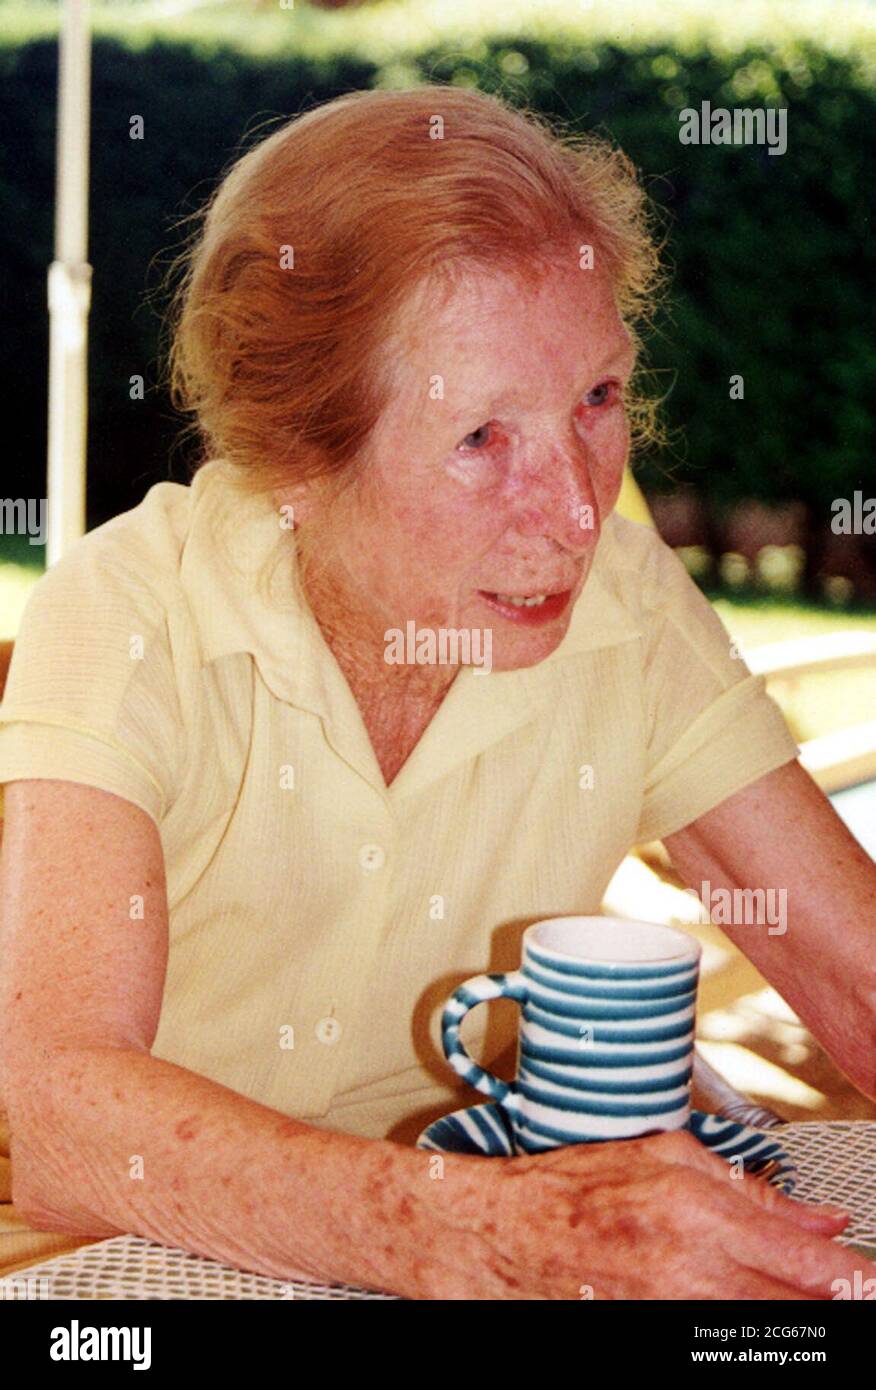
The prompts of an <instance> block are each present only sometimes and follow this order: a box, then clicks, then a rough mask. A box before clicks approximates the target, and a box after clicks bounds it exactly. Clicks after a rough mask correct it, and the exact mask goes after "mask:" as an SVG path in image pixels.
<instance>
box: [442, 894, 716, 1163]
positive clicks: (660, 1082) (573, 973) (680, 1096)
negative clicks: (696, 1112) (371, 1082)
mask: <svg viewBox="0 0 876 1390" xmlns="http://www.w3.org/2000/svg"><path fill="white" fill-rule="evenodd" d="M700 951H701V948H700V944H699V942H698V941H695V940H694V939H693V937H690V936H687V935H686V934H685V933H684V932H680V931H676V930H675V928H673V927H664V926H658V925H657V924H656V923H653V922H630V921H624V920H620V919H618V918H613V917H553V918H550V919H548V920H547V921H544V922H536V923H534V924H533V925H532V926H531V927H528V928H527V929H526V931H525V932H524V933H523V963H522V968H521V969H520V970H514V971H512V972H511V973H510V974H506V975H475V976H474V977H473V978H472V979H470V980H466V981H465V983H464V984H462V985H460V986H459V988H458V989H457V990H456V991H455V993H454V994H453V995H452V996H451V998H450V999H449V1000H448V1002H447V1005H446V1007H445V1009H444V1016H443V1019H442V1036H443V1044H444V1052H445V1054H446V1056H447V1060H448V1061H449V1062H450V1065H451V1066H452V1067H453V1069H454V1071H456V1072H458V1073H459V1075H460V1076H461V1077H463V1078H464V1079H465V1080H466V1081H468V1082H469V1084H470V1085H472V1086H474V1087H475V1089H476V1090H478V1091H480V1092H481V1093H482V1094H483V1095H485V1096H489V1097H490V1099H491V1100H493V1101H497V1102H498V1103H499V1105H501V1106H502V1108H503V1110H504V1111H505V1112H506V1114H507V1115H508V1118H509V1120H510V1123H511V1128H512V1130H513V1132H514V1138H515V1142H516V1146H517V1148H518V1150H519V1151H521V1152H524V1153H537V1152H539V1151H540V1150H543V1149H552V1148H556V1147H557V1146H558V1145H561V1144H585V1143H592V1142H595V1141H599V1140H606V1139H632V1138H634V1137H636V1136H640V1135H642V1134H647V1133H651V1132H653V1131H656V1130H667V1129H682V1128H683V1127H684V1126H685V1125H686V1124H687V1121H688V1117H689V1115H690V1080H691V1074H692V1071H693V1053H694V1015H695V1012H696V992H697V980H698V977H699V963H700ZM502 997H504V998H508V999H515V1000H516V1001H517V1002H518V1003H519V1004H520V1005H521V1007H522V1012H521V1018H520V1036H519V1045H518V1064H517V1080H516V1081H512V1082H507V1081H502V1080H500V1079H499V1077H497V1076H493V1075H492V1074H491V1073H490V1072H488V1071H485V1070H484V1068H483V1067H480V1066H478V1064H477V1062H475V1061H473V1059H472V1058H471V1057H470V1056H469V1054H468V1053H467V1052H466V1050H465V1048H464V1046H463V1044H462V1042H461V1041H460V1037H459V1025H460V1021H461V1020H462V1018H463V1015H464V1014H466V1013H467V1012H468V1010H469V1009H472V1008H474V1006H475V1005H476V1004H483V1003H485V1002H486V1001H487V1000H489V999H498V998H502Z"/></svg>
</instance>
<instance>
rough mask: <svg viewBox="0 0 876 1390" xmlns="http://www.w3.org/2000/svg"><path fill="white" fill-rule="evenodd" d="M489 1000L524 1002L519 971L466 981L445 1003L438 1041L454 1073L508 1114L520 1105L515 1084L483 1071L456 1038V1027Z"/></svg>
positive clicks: (457, 1031) (522, 982)
mask: <svg viewBox="0 0 876 1390" xmlns="http://www.w3.org/2000/svg"><path fill="white" fill-rule="evenodd" d="M490 999H515V1000H516V1001H517V1002H518V1003H519V1004H522V1003H524V1002H525V1000H526V978H525V976H524V975H523V973H522V971H520V970H511V971H509V972H508V974H506V975H473V976H472V978H471V979H470V980H465V981H464V982H463V983H462V984H461V985H460V986H459V988H458V989H456V990H454V992H453V994H452V995H451V996H450V998H449V999H448V1001H447V1003H446V1004H445V1006H444V1013H443V1015H442V1018H441V1041H442V1043H443V1045H444V1054H445V1056H446V1058H447V1060H448V1062H449V1063H450V1065H451V1066H452V1067H453V1070H454V1071H455V1072H456V1073H457V1074H458V1075H459V1076H461V1077H462V1078H463V1080H464V1081H467V1082H468V1084H469V1085H470V1086H474V1088H475V1090H476V1091H480V1093H481V1095H484V1096H489V1098H490V1100H494V1101H497V1102H498V1104H499V1105H501V1106H503V1107H504V1108H505V1109H506V1110H508V1111H512V1112H513V1111H516V1110H517V1108H518V1106H519V1104H520V1092H519V1091H518V1089H517V1084H516V1082H514V1081H510V1082H509V1081H502V1080H501V1078H500V1077H498V1076H493V1074H492V1072H489V1071H485V1070H484V1068H483V1067H481V1066H479V1065H478V1063H477V1062H476V1061H475V1060H474V1058H472V1057H470V1056H469V1054H468V1053H467V1052H466V1050H465V1048H464V1047H463V1045H462V1042H461V1041H460V1037H459V1025H460V1023H461V1022H462V1020H463V1018H464V1017H465V1015H466V1014H467V1013H468V1011H469V1009H473V1008H474V1007H475V1005H476V1004H486V1003H487V1001H488V1000H490Z"/></svg>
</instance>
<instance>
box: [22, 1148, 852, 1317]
mask: <svg viewBox="0 0 876 1390" xmlns="http://www.w3.org/2000/svg"><path fill="white" fill-rule="evenodd" d="M769 1132H770V1135H771V1136H774V1137H776V1138H778V1139H779V1140H780V1141H781V1143H782V1144H783V1145H784V1147H785V1148H786V1149H787V1151H788V1153H789V1155H790V1157H791V1158H792V1159H793V1161H794V1163H795V1165H796V1168H797V1172H798V1182H797V1186H796V1188H795V1192H794V1195H795V1196H799V1197H803V1198H806V1199H807V1200H810V1201H822V1202H833V1203H836V1204H838V1205H840V1206H843V1207H845V1209H846V1210H847V1211H849V1212H850V1213H851V1217H852V1219H851V1221H850V1223H849V1226H848V1227H847V1229H846V1230H845V1231H844V1232H843V1234H842V1235H841V1236H839V1237H837V1240H838V1241H839V1243H841V1244H843V1245H847V1246H852V1247H853V1248H854V1249H855V1250H857V1251H860V1252H861V1254H863V1255H864V1256H866V1257H867V1258H869V1259H876V1122H869V1121H846V1120H829V1121H825V1122H814V1123H809V1122H805V1123H795V1124H787V1125H782V1126H780V1127H777V1128H774V1129H770V1131H769ZM23 1281H27V1285H28V1287H29V1288H30V1289H31V1290H32V1293H31V1295H30V1296H33V1297H39V1298H46V1299H48V1300H56V1301H62V1300H65V1299H119V1300H129V1299H134V1300H138V1299H143V1300H147V1299H162V1300H172V1299H182V1300H187V1299H188V1300H190V1299H194V1300H204V1299H208V1300H213V1299H247V1300H249V1299H267V1300H278V1299H285V1300H291V1299H308V1300H314V1299H318V1300H323V1299H328V1300H332V1299H333V1300H340V1301H342V1302H350V1301H357V1300H380V1301H387V1300H389V1301H392V1300H393V1298H394V1296H393V1295H392V1294H384V1293H377V1292H374V1291H369V1290H368V1289H359V1288H351V1287H350V1286H348V1285H346V1284H332V1285H327V1284H312V1283H305V1282H301V1281H298V1280H279V1279H269V1278H267V1277H265V1276H264V1275H261V1274H252V1273H248V1272H246V1271H245V1270H239V1269H233V1268H230V1267H228V1266H226V1265H222V1264H219V1263H218V1262H217V1261H215V1260H208V1259H203V1258H201V1257H200V1256H197V1255H190V1254H188V1253H187V1252H186V1251H184V1250H176V1249H171V1248H169V1247H167V1246H164V1245H158V1244H156V1243H155V1242H154V1241H150V1240H144V1239H143V1238H142V1237H140V1236H130V1235H127V1236H114V1237H113V1238H112V1239H110V1240H102V1241H97V1242H96V1243H95V1244H93V1245H87V1246H84V1247H83V1248H82V1249H81V1250H74V1251H73V1252H71V1253H70V1254H67V1255H58V1256H56V1257H55V1258H54V1259H51V1260H45V1261H43V1262H41V1263H40V1264H36V1265H30V1266H28V1268H26V1269H23V1270H20V1271H19V1272H18V1273H16V1274H11V1275H7V1277H6V1278H5V1279H0V1293H3V1292H4V1291H5V1290H4V1286H7V1285H12V1284H13V1283H16V1284H17V1286H18V1288H19V1289H20V1288H21V1284H22V1282H23ZM6 1296H7V1297H12V1296H13V1294H12V1292H11V1291H9V1292H6ZM18 1296H19V1297H20V1296H21V1294H20V1293H19V1295H18Z"/></svg>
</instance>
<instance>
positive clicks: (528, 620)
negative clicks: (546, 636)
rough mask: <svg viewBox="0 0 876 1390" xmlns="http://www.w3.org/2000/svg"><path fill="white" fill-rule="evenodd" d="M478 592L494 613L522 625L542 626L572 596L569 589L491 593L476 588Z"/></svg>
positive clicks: (551, 620)
mask: <svg viewBox="0 0 876 1390" xmlns="http://www.w3.org/2000/svg"><path fill="white" fill-rule="evenodd" d="M478 593H479V594H480V596H481V598H482V599H483V600H484V602H485V603H488V604H489V605H490V607H491V608H492V609H493V610H494V611H495V612H496V613H501V615H502V617H503V618H508V619H509V620H510V621H511V622H512V623H519V624H520V625H521V626H522V627H542V626H544V624H545V623H552V622H553V621H554V620H555V619H556V618H558V617H559V616H560V614H561V613H562V612H563V611H564V609H565V608H566V607H567V605H568V602H569V599H570V598H571V597H572V590H571V589H563V590H562V591H561V592H560V593H558V594H492V593H489V592H488V591H487V590H486V589H478Z"/></svg>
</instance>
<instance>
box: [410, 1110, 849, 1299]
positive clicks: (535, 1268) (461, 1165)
mask: <svg viewBox="0 0 876 1390" xmlns="http://www.w3.org/2000/svg"><path fill="white" fill-rule="evenodd" d="M446 1163H447V1165H448V1172H447V1176H448V1178H449V1179H451V1180H450V1181H448V1182H446V1183H445V1182H436V1183H433V1184H432V1185H431V1186H432V1197H431V1199H430V1203H429V1205H430V1207H431V1208H432V1210H433V1216H434V1219H435V1222H436V1225H435V1226H433V1232H434V1238H433V1239H431V1240H430V1241H429V1242H428V1250H426V1251H424V1252H423V1253H424V1256H425V1258H424V1259H423V1260H422V1261H421V1262H419V1263H418V1266H417V1280H416V1283H417V1287H416V1288H415V1289H412V1290H411V1291H410V1295H409V1296H413V1297H420V1298H439V1299H442V1298H443V1299H447V1298H450V1299H581V1298H594V1299H683V1298H692V1299H831V1298H832V1297H833V1296H834V1291H833V1290H832V1289H831V1283H832V1281H833V1280H835V1279H840V1278H842V1279H848V1280H850V1281H851V1280H853V1278H854V1271H855V1270H856V1269H859V1270H863V1277H864V1278H865V1279H867V1278H873V1277H874V1276H876V1265H874V1264H872V1263H871V1262H870V1261H869V1260H866V1259H864V1257H863V1256H861V1255H856V1254H854V1252H852V1251H846V1250H844V1249H843V1248H842V1247H841V1246H839V1245H837V1244H835V1243H834V1242H833V1240H832V1237H834V1236H836V1235H837V1234H839V1232H841V1231H842V1230H843V1228H844V1227H845V1226H846V1225H847V1224H848V1219H849V1218H848V1214H847V1213H844V1212H843V1211H841V1210H840V1209H839V1208H836V1207H828V1206H821V1205H816V1204H810V1203H803V1202H799V1201H794V1200H792V1199H791V1198H790V1197H786V1196H785V1195H784V1194H783V1193H781V1192H780V1191H778V1189H776V1188H773V1187H770V1186H769V1185H768V1184H767V1183H766V1182H765V1181H762V1180H760V1179H758V1178H755V1177H752V1176H749V1175H745V1176H744V1177H735V1176H734V1171H735V1170H734V1169H733V1168H731V1166H730V1165H729V1164H728V1163H727V1162H726V1161H725V1160H724V1159H722V1158H719V1157H718V1156H717V1155H716V1154H712V1153H709V1151H708V1150H707V1149H705V1148H704V1147H703V1146H702V1145H701V1144H700V1143H699V1142H698V1140H696V1139H695V1138H694V1137H693V1135H691V1134H689V1133H688V1132H686V1131H676V1132H672V1133H666V1134H660V1135H653V1136H650V1137H648V1138H644V1139H632V1140H625V1141H623V1142H622V1143H604V1144H603V1143H600V1144H580V1145H574V1146H571V1147H565V1148H560V1149H553V1150H551V1151H550V1152H548V1153H542V1154H536V1155H532V1156H526V1157H520V1158H509V1159H489V1160H485V1159H482V1158H464V1159H459V1158H456V1159H454V1158H452V1157H448V1158H447V1160H446ZM451 1164H453V1165H455V1166H454V1168H453V1170H452V1172H451V1171H450V1165H451Z"/></svg>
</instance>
